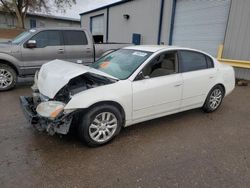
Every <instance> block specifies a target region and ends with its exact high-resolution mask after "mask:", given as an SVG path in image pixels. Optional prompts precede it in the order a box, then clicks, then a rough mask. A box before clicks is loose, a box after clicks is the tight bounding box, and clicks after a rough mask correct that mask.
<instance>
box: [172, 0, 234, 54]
mask: <svg viewBox="0 0 250 188" xmlns="http://www.w3.org/2000/svg"><path fill="white" fill-rule="evenodd" d="M229 9H230V0H209V1H208V0H177V1H176V9H175V18H174V28H173V36H172V37H173V38H172V44H173V45H177V46H183V47H191V48H196V49H200V50H203V51H205V52H208V53H210V54H212V55H214V56H216V54H217V49H218V46H219V45H220V44H222V43H223V41H224V36H225V31H226V25H227V19H228V14H229Z"/></svg>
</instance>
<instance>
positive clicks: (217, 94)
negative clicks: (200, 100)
mask: <svg viewBox="0 0 250 188" xmlns="http://www.w3.org/2000/svg"><path fill="white" fill-rule="evenodd" d="M222 97H223V96H222V92H221V90H220V89H215V90H214V91H213V92H212V93H211V95H210V99H209V106H210V107H211V108H212V109H213V110H215V109H217V108H218V107H219V105H220V103H221V101H222Z"/></svg>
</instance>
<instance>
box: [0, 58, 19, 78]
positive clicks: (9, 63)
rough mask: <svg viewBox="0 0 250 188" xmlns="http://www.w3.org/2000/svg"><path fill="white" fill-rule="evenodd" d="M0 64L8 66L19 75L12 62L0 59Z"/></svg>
mask: <svg viewBox="0 0 250 188" xmlns="http://www.w3.org/2000/svg"><path fill="white" fill-rule="evenodd" d="M0 64H3V65H8V66H10V67H11V68H12V69H13V70H14V71H15V72H16V74H17V75H19V71H18V69H17V67H16V66H15V65H14V64H13V63H11V62H10V61H7V60H4V59H0Z"/></svg>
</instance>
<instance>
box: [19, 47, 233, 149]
mask: <svg viewBox="0 0 250 188" xmlns="http://www.w3.org/2000/svg"><path fill="white" fill-rule="evenodd" d="M234 80H235V77H234V71H233V68H232V67H231V66H228V65H223V64H220V63H219V62H218V61H217V60H216V59H215V58H213V57H212V56H210V55H209V54H206V53H204V52H201V51H198V50H194V49H188V48H180V47H169V46H133V47H126V48H123V49H120V50H117V51H115V52H112V53H110V54H107V55H106V56H104V57H102V58H100V59H99V60H98V61H96V62H95V63H93V64H92V65H91V66H83V65H80V64H75V63H71V62H66V61H61V60H54V61H51V62H48V63H46V64H44V65H43V66H42V67H41V69H40V71H39V72H37V73H36V75H35V79H34V85H33V86H32V90H33V95H32V96H30V97H25V96H21V97H20V102H21V106H22V108H23V111H24V114H25V115H26V117H27V119H28V120H29V122H30V123H31V124H32V125H34V126H35V127H36V128H37V129H38V130H40V131H47V132H48V133H49V134H51V135H53V134H55V133H57V134H63V135H66V134H68V132H69V130H70V128H71V126H72V125H73V124H75V125H76V129H77V132H78V133H79V136H80V138H81V139H82V140H83V141H84V142H85V143H87V144H88V145H89V146H99V145H103V144H105V143H107V142H109V141H111V140H112V139H113V138H114V137H115V136H116V135H117V134H118V133H119V132H120V130H121V128H122V127H126V126H129V125H132V124H136V123H139V122H143V121H146V120H150V119H154V118H158V117H162V116H166V115H169V114H173V113H177V112H181V111H185V110H189V109H193V108H202V109H203V110H204V111H205V112H213V111H215V110H217V109H218V108H219V106H220V105H221V103H222V100H223V98H224V97H225V96H226V95H228V94H229V93H230V92H231V91H232V90H233V89H234Z"/></svg>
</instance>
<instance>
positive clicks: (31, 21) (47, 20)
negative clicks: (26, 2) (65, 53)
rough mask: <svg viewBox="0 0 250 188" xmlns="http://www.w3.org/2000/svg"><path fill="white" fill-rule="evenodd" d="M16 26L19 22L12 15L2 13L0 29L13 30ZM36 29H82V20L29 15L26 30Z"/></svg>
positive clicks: (0, 15) (26, 20) (0, 12)
mask: <svg viewBox="0 0 250 188" xmlns="http://www.w3.org/2000/svg"><path fill="white" fill-rule="evenodd" d="M16 26H17V20H16V18H15V17H14V16H13V15H12V14H10V13H8V12H3V11H0V28H2V29H11V28H16ZM34 27H80V20H79V19H73V18H66V17H60V16H53V15H44V14H33V13H27V16H26V19H25V28H26V29H30V28H34Z"/></svg>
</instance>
